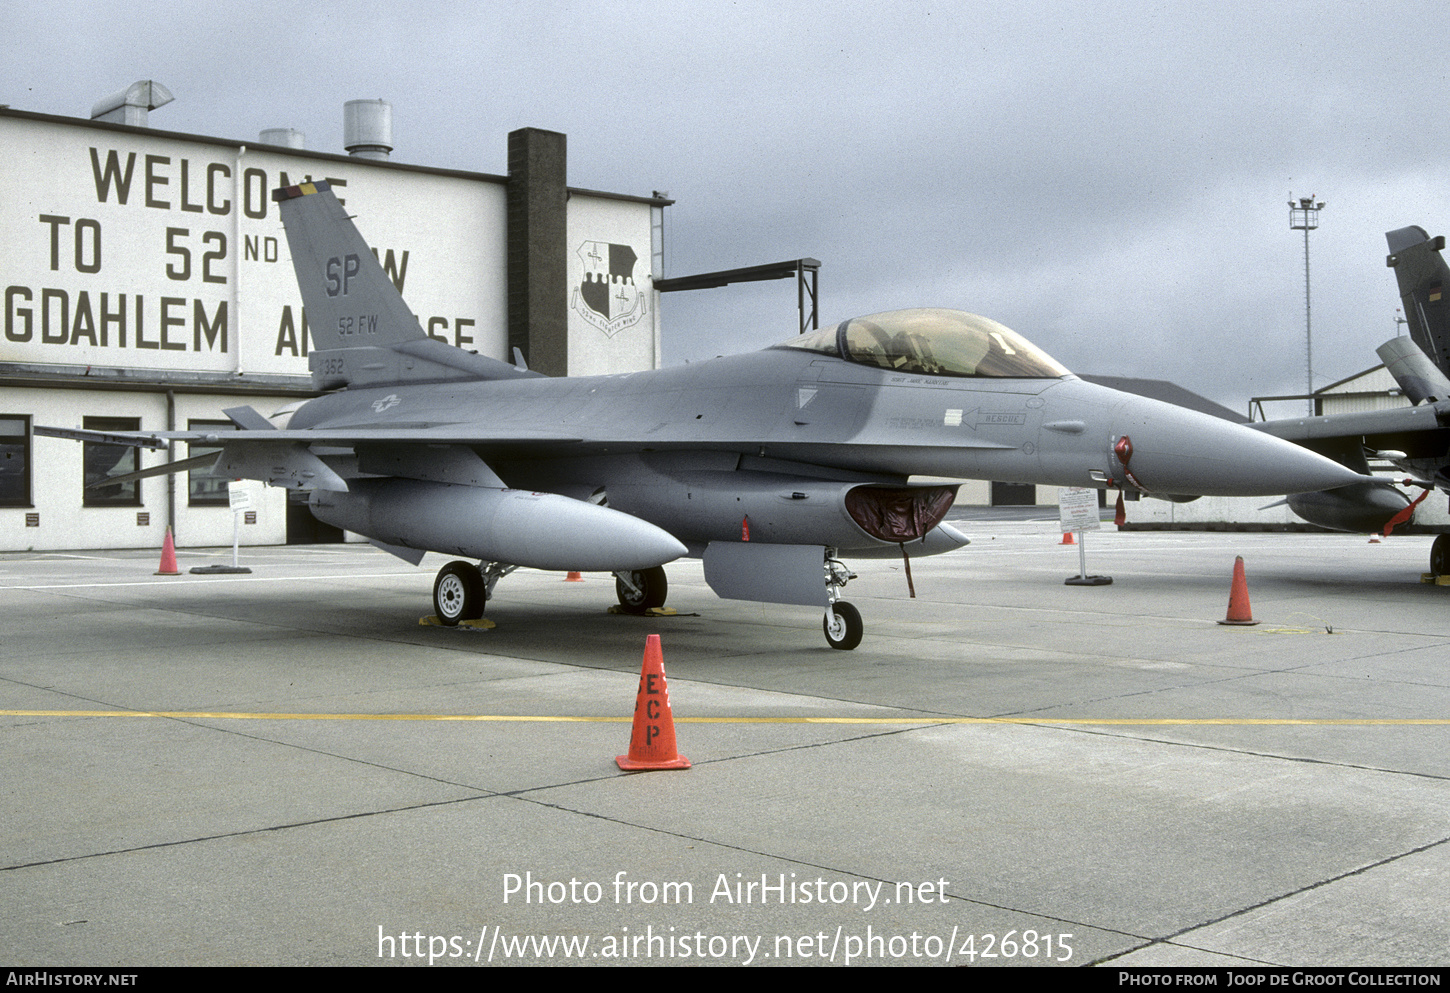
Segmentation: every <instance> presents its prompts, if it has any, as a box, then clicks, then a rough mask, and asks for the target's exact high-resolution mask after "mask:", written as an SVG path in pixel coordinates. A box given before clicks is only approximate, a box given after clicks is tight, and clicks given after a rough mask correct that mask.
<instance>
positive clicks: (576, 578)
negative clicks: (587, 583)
mask: <svg viewBox="0 0 1450 993" xmlns="http://www.w3.org/2000/svg"><path fill="white" fill-rule="evenodd" d="M564 582H566V583H582V582H584V577H583V576H581V575H579V574H578V573H577V572H571V573H569V575H567V576H565V577H564Z"/></svg>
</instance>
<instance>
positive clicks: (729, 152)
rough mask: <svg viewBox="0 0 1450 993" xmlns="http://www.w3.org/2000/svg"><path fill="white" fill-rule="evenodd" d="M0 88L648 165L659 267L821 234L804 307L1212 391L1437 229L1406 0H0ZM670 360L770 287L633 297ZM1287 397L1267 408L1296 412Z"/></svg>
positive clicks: (12, 97)
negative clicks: (138, 94)
mask: <svg viewBox="0 0 1450 993" xmlns="http://www.w3.org/2000/svg"><path fill="white" fill-rule="evenodd" d="M0 10H3V11H4V14H3V21H0V27H3V40H0V46H3V48H0V52H3V57H0V103H8V104H10V105H11V106H13V107H15V108H17V109H21V110H31V111H38V112H42V113H49V114H63V115H70V116H78V117H86V116H89V110H90V107H91V105H92V104H93V103H94V102H96V101H97V100H99V99H100V98H101V97H104V96H107V95H109V94H111V93H113V92H115V91H117V90H120V89H122V88H124V87H125V86H127V85H128V84H130V83H132V82H134V81H136V80H138V79H155V80H157V81H158V82H160V83H162V84H163V85H165V86H166V87H167V88H169V89H170V90H171V92H172V93H173V94H175V96H176V100H175V102H174V103H172V104H170V105H168V106H166V107H164V108H161V109H159V110H157V111H155V112H153V114H152V117H151V124H152V126H154V127H157V128H162V129H166V130H173V131H182V132H188V133H195V134H205V135H215V136H219V137H224V138H233V139H239V140H254V139H255V138H256V136H257V133H258V132H259V131H260V130H262V129H263V128H269V127H295V128H299V129H301V130H303V131H305V132H306V135H307V147H308V148H311V149H314V150H317V151H326V152H341V151H342V148H341V144H342V105H343V103H344V102H346V101H347V100H353V99H361V98H378V97H381V98H383V99H386V100H388V101H390V102H391V103H392V105H393V127H394V141H395V145H396V149H395V151H394V154H393V158H394V160H395V161H403V162H410V163H416V164H420V165H429V166H440V167H449V168H460V169H471V170H477V171H480V172H488V173H496V174H502V173H504V172H506V171H507V170H506V163H505V147H506V135H507V132H509V131H511V130H513V129H515V128H519V127H530V126H531V127H540V128H547V129H551V130H555V131H562V132H564V133H565V134H567V135H568V140H569V183H570V185H573V186H578V187H585V188H591V189H600V190H607V191H610V192H616V193H631V194H641V195H648V194H649V193H651V192H652V191H654V190H662V191H668V193H669V195H670V196H671V197H673V198H674V199H675V200H676V201H677V204H676V206H674V207H671V208H669V210H668V211H667V215H668V218H667V226H668V228H667V230H668V236H667V260H666V275H674V276H678V275H687V274H690V273H695V272H703V271H708V270H713V269H722V268H732V267H736V266H746V265H756V264H760V263H764V262H775V261H779V260H782V259H793V258H799V257H802V256H809V257H814V258H817V259H820V260H821V263H822V266H821V276H820V279H821V298H822V302H821V311H822V318H823V320H825V321H831V320H840V319H842V318H845V317H851V316H857V315H861V314H867V313H873V312H876V311H882V310H891V309H896V308H901V307H912V306H943V307H955V308H959V309H962V310H969V311H973V312H976V313H981V314H985V315H988V316H990V317H993V318H996V319H997V320H1000V321H1001V322H1003V323H1004V324H1007V325H1008V326H1009V327H1012V328H1014V329H1015V330H1017V331H1019V332H1020V333H1022V334H1023V335H1025V336H1026V337H1028V338H1029V339H1031V340H1032V341H1034V342H1036V343H1037V344H1038V345H1039V346H1041V347H1042V348H1044V349H1045V350H1046V351H1047V352H1049V353H1050V354H1052V355H1053V356H1054V357H1056V358H1057V359H1058V360H1059V361H1061V362H1063V363H1064V364H1065V365H1067V366H1068V367H1069V368H1071V369H1073V370H1075V371H1078V372H1084V373H1100V374H1115V375H1130V376H1144V377H1152V378H1162V379H1171V380H1174V381H1176V382H1178V383H1180V384H1182V385H1184V386H1187V387H1189V388H1190V389H1194V390H1197V391H1199V392H1201V393H1204V394H1205V395H1207V396H1209V397H1210V398H1212V399H1215V400H1218V401H1219V402H1222V403H1225V404H1228V405H1230V406H1232V407H1234V408H1236V409H1239V410H1243V409H1244V405H1245V401H1246V398H1247V397H1249V396H1250V395H1254V394H1274V393H1298V392H1302V391H1303V389H1304V377H1305V348H1304V257H1303V251H1304V245H1303V240H1302V239H1303V236H1302V234H1301V233H1299V232H1291V231H1290V230H1289V210H1288V199H1289V194H1290V192H1291V191H1292V192H1293V193H1294V194H1295V195H1296V196H1298V195H1309V194H1311V193H1312V194H1315V195H1316V196H1317V197H1318V199H1320V200H1323V201H1324V202H1325V203H1326V204H1327V206H1326V207H1325V208H1324V211H1323V213H1322V215H1321V217H1320V223H1321V227H1320V229H1319V230H1318V231H1316V232H1314V233H1313V234H1312V235H1311V252H1312V256H1311V265H1312V274H1313V305H1314V309H1313V328H1314V372H1315V376H1314V379H1315V385H1316V386H1322V385H1324V384H1327V383H1329V382H1332V381H1334V380H1336V379H1340V378H1343V377H1345V376H1348V375H1351V374H1352V373H1355V372H1359V371H1360V370H1363V369H1365V368H1368V367H1370V366H1372V365H1374V364H1376V362H1377V361H1378V360H1377V359H1376V358H1375V356H1374V351H1373V349H1374V347H1375V346H1376V345H1378V344H1380V343H1381V342H1382V341H1384V340H1386V339H1387V338H1389V337H1391V336H1393V335H1394V334H1395V323H1394V319H1395V316H1396V313H1397V308H1398V306H1399V300H1398V296H1397V293H1396V290H1395V284H1394V278H1393V273H1392V272H1391V271H1390V270H1389V269H1387V268H1386V267H1385V263H1384V256H1385V254H1386V252H1387V248H1386V245H1385V240H1384V232H1386V231H1388V230H1390V229H1392V228H1397V227H1403V226H1405V225H1408V224H1419V225H1421V226H1422V227H1425V228H1427V229H1428V230H1429V232H1430V233H1431V234H1432V235H1433V234H1441V233H1450V183H1447V180H1450V167H1447V156H1446V154H1445V152H1446V148H1445V146H1446V143H1447V140H1450V139H1447V137H1446V136H1447V134H1450V129H1447V127H1446V122H1445V117H1446V111H1445V109H1444V103H1445V101H1446V99H1447V95H1450V86H1447V80H1446V74H1447V70H1446V61H1445V59H1444V52H1443V40H1442V39H1441V33H1440V30H1439V29H1440V27H1441V25H1442V24H1443V22H1444V20H1445V18H1444V9H1443V8H1442V7H1440V6H1439V5H1438V4H1431V3H1425V2H1386V0H1378V2H1375V3H1351V2H1337V3H1269V2H1264V0H1259V2H1249V3H1231V2H1221V0H1216V2H1212V3H1196V4H1188V3H1158V2H1147V0H1139V2H1133V3H1112V2H1108V0H1103V2H1096V3H1052V2H1036V3H1030V4H1029V3H1011V2H1003V0H993V2H990V3H977V2H957V3H951V4H947V5H937V4H930V3H912V2H894V3H890V2H878V3H873V4H866V3H861V2H853V3H836V2H821V0H816V2H810V3H793V2H783V0H775V2H755V0H748V2H737V3H710V2H707V0H697V2H693V3H689V4H683V3H672V4H671V3H658V4H656V3H611V2H608V0H595V2H590V3H572V2H548V0H541V2H533V3H487V2H479V3H465V2H453V3H449V2H438V3H428V2H417V0H415V2H409V3H397V2H392V3H377V2H337V3H333V2H323V3H297V2H295V0H292V2H271V0H266V2H251V3H245V2H240V3H226V2H216V3H208V4H195V3H185V4H183V3H166V2H156V0H125V2H120V0H95V2H92V3H70V2H59V3H46V4H40V3H29V4H26V3H13V2H6V3H4V5H3V7H0ZM663 304H664V307H663V314H664V327H665V331H664V336H665V337H664V349H665V361H666V363H667V364H674V363H677V362H680V361H684V360H686V359H696V358H702V357H708V356H711V355H715V354H725V353H730V352H738V351H745V350H748V349H751V348H756V347H760V346H763V345H767V344H771V343H772V342H774V341H778V340H781V339H783V338H784V337H786V336H788V335H790V334H792V333H793V332H794V330H795V322H796V313H795V287H794V285H793V284H792V283H790V282H787V281H782V282H777V283H763V284H753V285H746V286H739V287H732V288H725V289H717V290H705V291H699V292H694V293H676V294H669V295H667V296H666V297H665V298H664V301H663ZM1299 409H1301V407H1300V406H1299V405H1293V407H1292V409H1285V410H1283V411H1282V413H1283V414H1285V415H1288V414H1290V413H1295V412H1297V411H1298V410H1299Z"/></svg>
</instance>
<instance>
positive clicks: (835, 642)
mask: <svg viewBox="0 0 1450 993" xmlns="http://www.w3.org/2000/svg"><path fill="white" fill-rule="evenodd" d="M821 629H822V630H824V631H825V632H826V641H827V643H828V644H830V646H831V647H832V648H839V649H840V650H841V651H843V652H849V651H850V650H851V649H853V648H855V647H856V646H857V645H859V644H861V635H863V634H865V632H866V625H864V624H862V623H861V612H860V611H859V610H857V609H856V608H855V607H853V606H851V605H850V604H849V603H847V602H846V601H845V600H837V601H836V602H835V603H833V604H831V605H830V606H829V607H827V608H826V616H825V617H823V618H822V619H821Z"/></svg>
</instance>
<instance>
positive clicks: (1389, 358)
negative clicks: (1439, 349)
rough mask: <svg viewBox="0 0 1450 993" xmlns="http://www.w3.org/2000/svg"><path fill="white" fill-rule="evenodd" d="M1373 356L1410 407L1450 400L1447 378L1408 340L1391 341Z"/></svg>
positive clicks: (1397, 339) (1378, 349) (1395, 339)
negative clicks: (1396, 385)
mask: <svg viewBox="0 0 1450 993" xmlns="http://www.w3.org/2000/svg"><path fill="white" fill-rule="evenodd" d="M1375 353H1376V354H1377V355H1379V357H1380V359H1382V360H1383V361H1384V364H1385V368H1386V369H1388V370H1389V373H1390V375H1391V376H1394V377H1395V382H1397V383H1399V384H1400V390H1401V391H1402V392H1403V393H1404V394H1405V397H1406V398H1407V399H1408V400H1409V401H1410V403H1412V404H1418V403H1425V402H1426V401H1429V402H1430V403H1434V402H1435V401H1437V400H1450V379H1447V378H1446V376H1445V374H1444V373H1443V372H1441V371H1440V370H1439V369H1437V368H1436V367H1435V363H1434V362H1432V361H1430V357H1429V356H1428V355H1426V354H1425V352H1424V351H1423V350H1422V349H1421V348H1420V346H1419V345H1417V344H1415V342H1414V340H1413V339H1410V338H1391V339H1390V340H1389V341H1387V342H1385V343H1384V344H1383V345H1381V346H1380V347H1379V348H1376V349H1375Z"/></svg>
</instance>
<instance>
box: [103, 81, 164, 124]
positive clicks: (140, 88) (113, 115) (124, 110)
mask: <svg viewBox="0 0 1450 993" xmlns="http://www.w3.org/2000/svg"><path fill="white" fill-rule="evenodd" d="M174 99H175V97H173V96H172V95H171V91H170V90H168V89H167V88H166V87H164V86H162V85H161V84H160V83H158V82H156V81H155V80H152V79H143V80H140V81H139V82H135V83H132V84H131V85H130V86H128V87H126V88H125V89H124V90H122V91H121V92H119V93H113V94H111V95H110V96H108V97H106V99H104V100H99V101H97V102H96V105H95V106H94V107H92V108H91V120H93V121H108V122H110V123H111V124H130V125H132V126H133V127H138V128H144V127H146V126H147V125H146V118H147V115H148V114H149V113H150V112H151V111H153V110H155V109H156V108H157V107H164V106H166V105H167V104H168V103H170V102H171V101H172V100H174Z"/></svg>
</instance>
